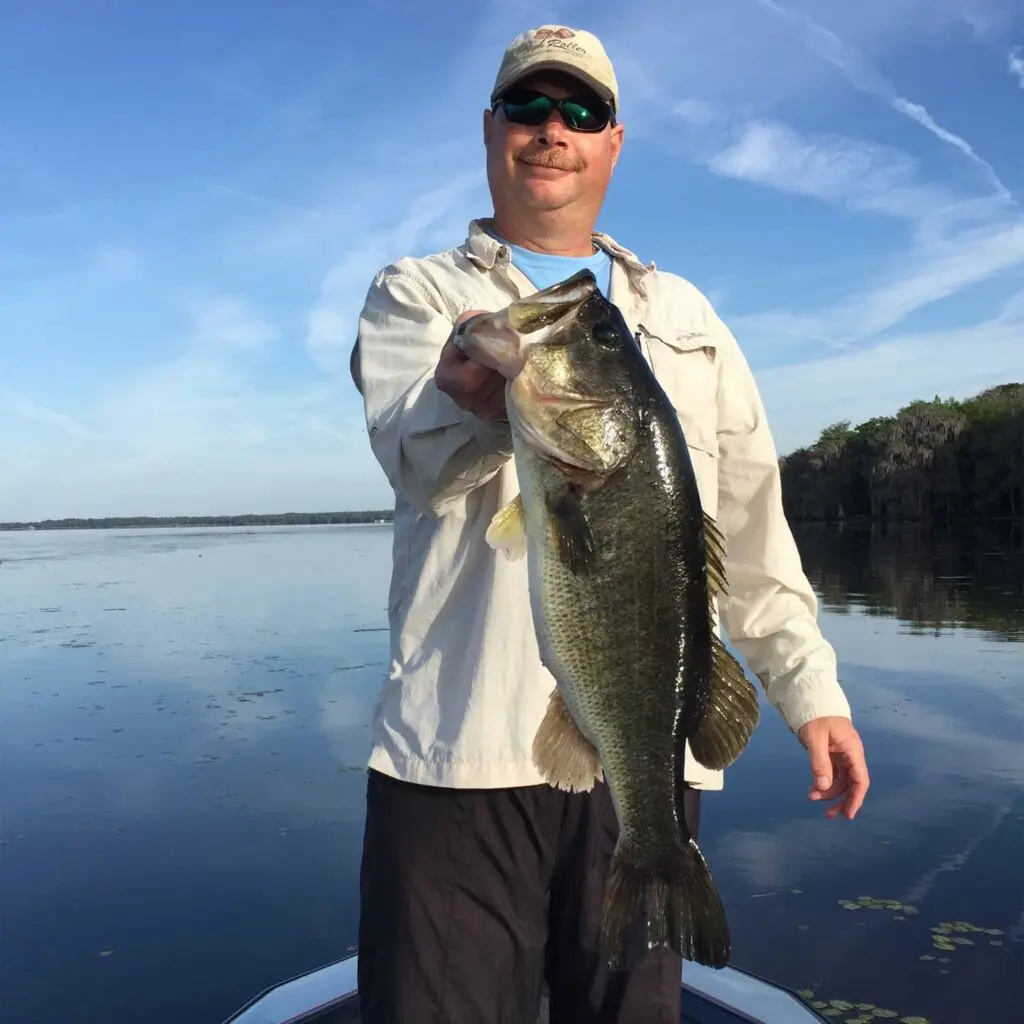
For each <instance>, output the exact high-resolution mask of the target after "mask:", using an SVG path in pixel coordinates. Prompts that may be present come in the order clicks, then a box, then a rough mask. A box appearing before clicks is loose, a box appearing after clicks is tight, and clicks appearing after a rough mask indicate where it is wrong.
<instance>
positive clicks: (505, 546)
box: [484, 494, 526, 562]
mask: <svg viewBox="0 0 1024 1024" xmlns="http://www.w3.org/2000/svg"><path fill="white" fill-rule="evenodd" d="M484 539H485V540H486V541H487V543H488V544H489V545H490V546H491V547H492V548H495V549H497V550H499V551H504V552H505V557H506V558H508V559H509V561H512V562H515V561H518V560H519V559H520V558H522V557H523V556H524V555H525V554H526V506H525V505H524V504H523V496H522V494H517V495H516V496H515V497H514V498H513V499H512V500H511V501H510V502H509V503H508V504H507V505H504V506H502V507H501V508H500V509H498V511H497V512H495V513H494V516H493V518H492V519H491V523H490V525H489V526H488V527H487V532H486V533H485V534H484Z"/></svg>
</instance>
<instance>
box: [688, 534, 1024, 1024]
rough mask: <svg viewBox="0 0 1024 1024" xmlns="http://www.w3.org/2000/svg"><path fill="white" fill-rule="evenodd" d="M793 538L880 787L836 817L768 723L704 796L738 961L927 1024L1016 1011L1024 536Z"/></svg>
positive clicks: (784, 735) (1022, 828)
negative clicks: (830, 817)
mask: <svg viewBox="0 0 1024 1024" xmlns="http://www.w3.org/2000/svg"><path fill="white" fill-rule="evenodd" d="M797 539H798V544H799V546H800V549H801V552H802V555H803V557H804V560H805V565H806V568H807V571H808V574H809V576H810V577H811V579H812V582H814V584H815V586H816V588H817V589H818V591H819V594H820V595H821V597H822V609H823V610H822V626H823V629H824V631H825V633H826V635H827V636H828V637H829V639H830V640H832V642H833V643H834V644H835V646H836V649H837V652H838V655H839V664H840V671H841V676H842V679H843V683H844V686H845V687H846V689H847V692H848V693H849V695H850V698H851V701H852V703H853V705H854V708H855V713H856V716H857V724H858V728H859V729H860V731H861V733H862V735H863V736H864V739H865V743H866V745H867V748H868V752H869V758H870V762H871V767H872V782H873V785H872V790H871V793H870V794H869V797H868V802H867V804H866V805H865V808H864V811H863V812H862V814H861V815H860V816H858V819H857V821H856V822H855V823H854V824H852V825H851V824H848V823H843V822H836V823H832V822H826V821H825V820H824V819H823V818H822V816H821V810H820V809H819V808H817V807H816V806H815V805H811V804H809V802H808V801H807V800H806V796H805V794H806V789H807V785H808V783H809V781H810V780H809V777H808V776H809V772H808V769H807V762H806V757H805V756H804V755H803V753H802V751H801V750H800V749H799V747H798V746H797V745H796V744H795V741H794V739H793V737H792V736H791V735H790V734H789V733H788V731H787V730H785V728H784V727H783V726H782V725H781V723H780V721H779V719H778V716H777V715H775V713H774V712H771V711H769V712H768V714H767V715H766V717H765V720H764V723H763V725H762V727H761V729H760V730H759V732H758V734H757V736H756V737H755V741H754V742H753V743H752V744H751V747H750V749H749V750H748V752H747V753H746V754H745V755H744V757H743V759H742V760H741V762H740V763H739V764H738V765H737V766H736V767H735V768H734V769H732V770H730V772H729V773H728V775H727V785H726V790H725V791H724V792H723V793H722V794H719V795H717V796H715V797H713V798H710V799H709V800H708V801H707V802H706V805H707V806H708V808H709V810H708V814H707V820H708V822H709V832H710V833H711V834H712V835H713V836H714V838H713V839H711V840H709V843H708V856H709V859H710V860H711V862H712V864H713V866H714V867H715V868H716V872H717V873H716V878H717V879H718V881H719V884H720V886H721V887H722V889H723V891H724V892H725V893H726V894H727V896H726V898H727V900H728V906H729V910H730V917H731V921H732V924H733V927H734V932H735V935H736V959H737V962H739V963H740V964H741V965H742V966H745V967H747V968H749V969H751V970H753V971H755V972H756V973H759V974H763V975H766V976H769V977H772V978H775V979H776V980H779V981H781V982H782V983H783V984H785V985H787V986H789V987H791V988H794V989H803V990H805V991H806V992H813V993H814V994H815V997H816V998H817V999H818V1000H819V1001H820V1000H821V998H822V997H823V996H824V997H825V998H826V999H838V1000H840V1001H842V1003H843V1005H845V1004H846V1003H850V1004H851V1006H856V1005H857V1004H858V1003H863V1004H872V1005H875V1006H878V1007H881V1008H885V1009H893V1010H897V1011H899V1015H900V1016H910V1017H914V1016H924V1017H926V1018H927V1019H929V1020H930V1021H932V1024H940V1022H957V1024H959V1022H961V1021H962V1022H972V1021H976V1020H997V1019H1005V1018H1006V1014H1007V1013H1008V1012H1010V1010H1011V1008H1013V1007H1019V1005H1021V1000H1022V999H1024V957H1022V949H1024V946H1022V940H1024V935H1022V934H1021V925H1020V922H1021V919H1022V911H1024V870H1022V869H1021V867H1020V850H1021V849H1022V848H1024V742H1022V740H1024V686H1022V681H1024V646H1022V645H1021V643H1020V642H1019V641H1020V639H1021V629H1020V627H1021V623H1022V620H1024V597H1022V591H1021V573H1022V567H1024V563H1022V558H1021V554H1020V547H1019V541H1018V542H1017V545H1016V546H1014V544H1013V543H1006V542H1005V541H1003V540H1000V538H999V537H998V536H996V537H993V536H986V535H985V534H984V533H978V532H975V533H974V534H972V535H968V536H967V537H965V538H962V539H960V540H958V539H957V538H956V536H955V535H940V536H934V535H933V536H929V535H928V534H926V533H922V532H920V531H914V530H906V529H904V530H900V531H895V532H891V533H886V532H883V531H880V530H851V529H846V530H841V529H836V528H832V529H824V528H812V529H802V530H799V531H798V537H797ZM1010 540H1011V541H1012V540H1013V537H1012V535H1011V538H1010ZM997 543H1003V544H1004V546H1003V547H1001V548H1000V547H996V544H997ZM992 552H998V554H997V555H993V554H992ZM862 896H871V897H875V898H878V899H884V900H888V901H890V903H888V904H878V903H874V902H872V903H869V904H868V905H865V904H864V903H859V902H858V901H859V899H860V897H862ZM893 906H894V907H896V908H899V909H896V910H894V909H890V908H891V907H893ZM906 907H909V908H910V909H909V910H908V911H905V910H904V909H903V908H906ZM955 922H961V924H960V925H959V926H958V927H959V928H961V929H962V931H955V930H950V929H953V925H954V923H955ZM968 926H969V927H968ZM933 929H938V931H933ZM943 929H945V931H943ZM943 935H947V936H948V935H953V936H955V938H956V941H955V942H953V941H952V939H946V938H942V936H943ZM936 936H939V937H940V941H939V942H938V944H936V938H935V937H936ZM780 940H781V941H780ZM950 944H952V945H953V947H954V952H950V951H949V950H947V949H946V946H948V945H950ZM857 1012H858V1011H856V1010H851V1011H849V1014H847V1015H849V1016H852V1017H856V1015H857ZM839 1019H844V1017H843V1016H840V1017H839Z"/></svg>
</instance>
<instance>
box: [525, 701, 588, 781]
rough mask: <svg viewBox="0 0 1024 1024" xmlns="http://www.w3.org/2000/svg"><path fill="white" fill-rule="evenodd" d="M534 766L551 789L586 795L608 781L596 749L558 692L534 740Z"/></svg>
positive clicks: (549, 704)
mask: <svg viewBox="0 0 1024 1024" xmlns="http://www.w3.org/2000/svg"><path fill="white" fill-rule="evenodd" d="M533 763H534V764H535V765H536V766H537V769H538V770H539V771H540V773H541V774H542V775H543V776H544V778H545V780H546V781H547V782H548V784H549V785H551V786H554V787H555V788H556V789H563V790H566V791H567V792H569V793H585V792H588V791H589V790H591V789H593V788H594V783H595V782H600V781H601V779H603V778H604V772H603V771H602V769H601V759H600V757H599V756H598V753H597V750H596V749H595V747H594V745H593V744H592V743H591V742H590V740H588V739H587V738H586V736H584V735H583V733H581V732H580V730H579V726H577V725H576V723H575V721H573V718H572V715H570V714H569V709H568V708H567V707H566V706H565V701H564V700H563V699H562V695H561V694H560V693H559V692H558V690H555V691H554V692H553V693H552V694H551V697H550V698H549V700H548V709H547V711H546V712H545V714H544V718H543V719H542V720H541V723H540V726H539V727H538V728H537V735H536V736H534V738H533Z"/></svg>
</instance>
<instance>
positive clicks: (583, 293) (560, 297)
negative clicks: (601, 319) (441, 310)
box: [453, 270, 597, 380]
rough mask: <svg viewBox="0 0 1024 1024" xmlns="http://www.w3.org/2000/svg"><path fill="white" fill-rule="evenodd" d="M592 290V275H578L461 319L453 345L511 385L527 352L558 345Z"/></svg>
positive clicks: (587, 271)
mask: <svg viewBox="0 0 1024 1024" xmlns="http://www.w3.org/2000/svg"><path fill="white" fill-rule="evenodd" d="M596 289H597V278H596V277H594V274H593V272H592V271H590V270H580V271H577V272H576V273H575V274H573V275H572V276H571V277H568V278H566V279H565V280H564V281H559V282H558V283H557V284H554V285H551V286H550V287H548V288H544V289H542V290H541V291H539V292H535V293H534V294H532V295H526V296H524V297H523V298H521V299H515V300H514V301H512V302H511V303H509V305H508V306H506V307H505V308H504V309H502V310H498V311H497V312H495V313H478V314H477V315H476V316H474V317H470V318H469V319H468V320H464V321H463V322H462V323H461V324H459V326H458V327H457V328H456V329H455V333H454V335H453V340H454V343H455V345H456V347H457V348H459V349H461V350H462V352H463V353H465V355H467V356H468V357H469V358H470V359H472V360H473V361H474V362H476V363H480V364H481V365H483V366H487V367H490V369H492V370H497V371H498V372H499V373H500V374H501V375H502V376H503V377H505V378H506V379H507V380H514V379H515V378H516V377H518V376H519V374H520V373H522V371H523V367H524V366H525V365H526V354H527V350H528V349H529V348H531V347H532V346H534V345H556V344H559V343H560V342H561V341H562V339H563V338H565V337H566V335H567V333H568V330H569V328H570V327H571V326H572V324H573V323H574V322H575V319H576V315H577V313H578V312H579V309H580V307H581V306H582V305H583V304H584V303H585V302H586V301H587V300H588V299H589V298H590V296H591V295H593V293H594V292H595V291H596Z"/></svg>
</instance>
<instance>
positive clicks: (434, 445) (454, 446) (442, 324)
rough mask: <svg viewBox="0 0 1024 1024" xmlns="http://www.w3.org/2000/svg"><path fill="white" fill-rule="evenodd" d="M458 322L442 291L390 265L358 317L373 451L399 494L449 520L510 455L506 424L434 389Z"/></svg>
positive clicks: (374, 284) (361, 370)
mask: <svg viewBox="0 0 1024 1024" xmlns="http://www.w3.org/2000/svg"><path fill="white" fill-rule="evenodd" d="M454 322H455V317H454V316H453V314H452V312H451V310H450V309H449V307H448V305H447V303H445V301H444V299H443V297H442V296H441V295H440V294H439V292H438V291H437V289H436V288H435V287H434V286H433V285H432V284H430V283H429V282H428V281H427V280H426V279H424V278H422V277H421V276H419V275H417V274H414V273H413V272H412V271H411V270H410V269H407V268H404V267H399V266H397V265H391V266H388V267H385V268H384V269H383V270H382V271H380V272H379V273H378V274H377V275H376V277H375V278H374V280H373V282H372V283H371V285H370V288H369V291H368V292H367V295H366V299H365V302H364V304H363V308H362V311H361V313H360V316H359V333H358V340H357V345H358V372H359V377H360V382H361V387H362V393H363V405H364V410H365V415H366V428H367V432H368V434H369V438H370V447H371V449H372V450H373V454H374V456H375V457H376V459H377V461H378V462H379V463H380V466H381V468H382V469H383V470H384V473H385V474H386V476H387V478H388V481H389V482H390V484H391V486H392V488H394V490H395V492H396V493H397V494H400V495H401V496H402V497H403V498H404V499H405V500H406V501H407V502H409V504H411V505H412V506H413V507H414V508H416V509H418V510H419V511H421V512H423V513H425V514H428V515H434V516H440V515H443V514H444V513H445V512H446V511H448V510H449V509H450V508H451V507H452V506H453V505H455V504H456V503H457V502H458V501H459V500H460V499H461V498H463V497H464V496H465V495H466V494H468V493H469V492H470V491H471V490H472V489H473V488H475V487H479V486H480V485H481V484H483V483H486V482H487V481H488V480H489V479H490V478H491V477H493V476H494V474H495V473H497V472H498V470H499V469H500V468H501V466H502V465H503V464H504V463H505V462H507V460H508V459H509V458H510V456H511V455H512V435H511V430H510V428H509V425H508V423H505V422H494V421H489V420H482V419H479V418H478V417H476V416H473V415H472V414H471V413H468V412H465V411H464V410H463V409H460V408H459V407H458V406H457V405H456V404H455V402H454V401H452V399H451V398H450V397H449V396H448V395H446V394H444V392H442V391H439V390H438V389H437V387H436V386H435V384H434V379H433V378H434V368H435V367H436V365H437V360H438V358H439V356H440V354H441V349H442V347H443V346H444V343H445V341H446V340H447V339H448V336H449V335H450V334H451V331H452V327H453V326H454Z"/></svg>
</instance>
